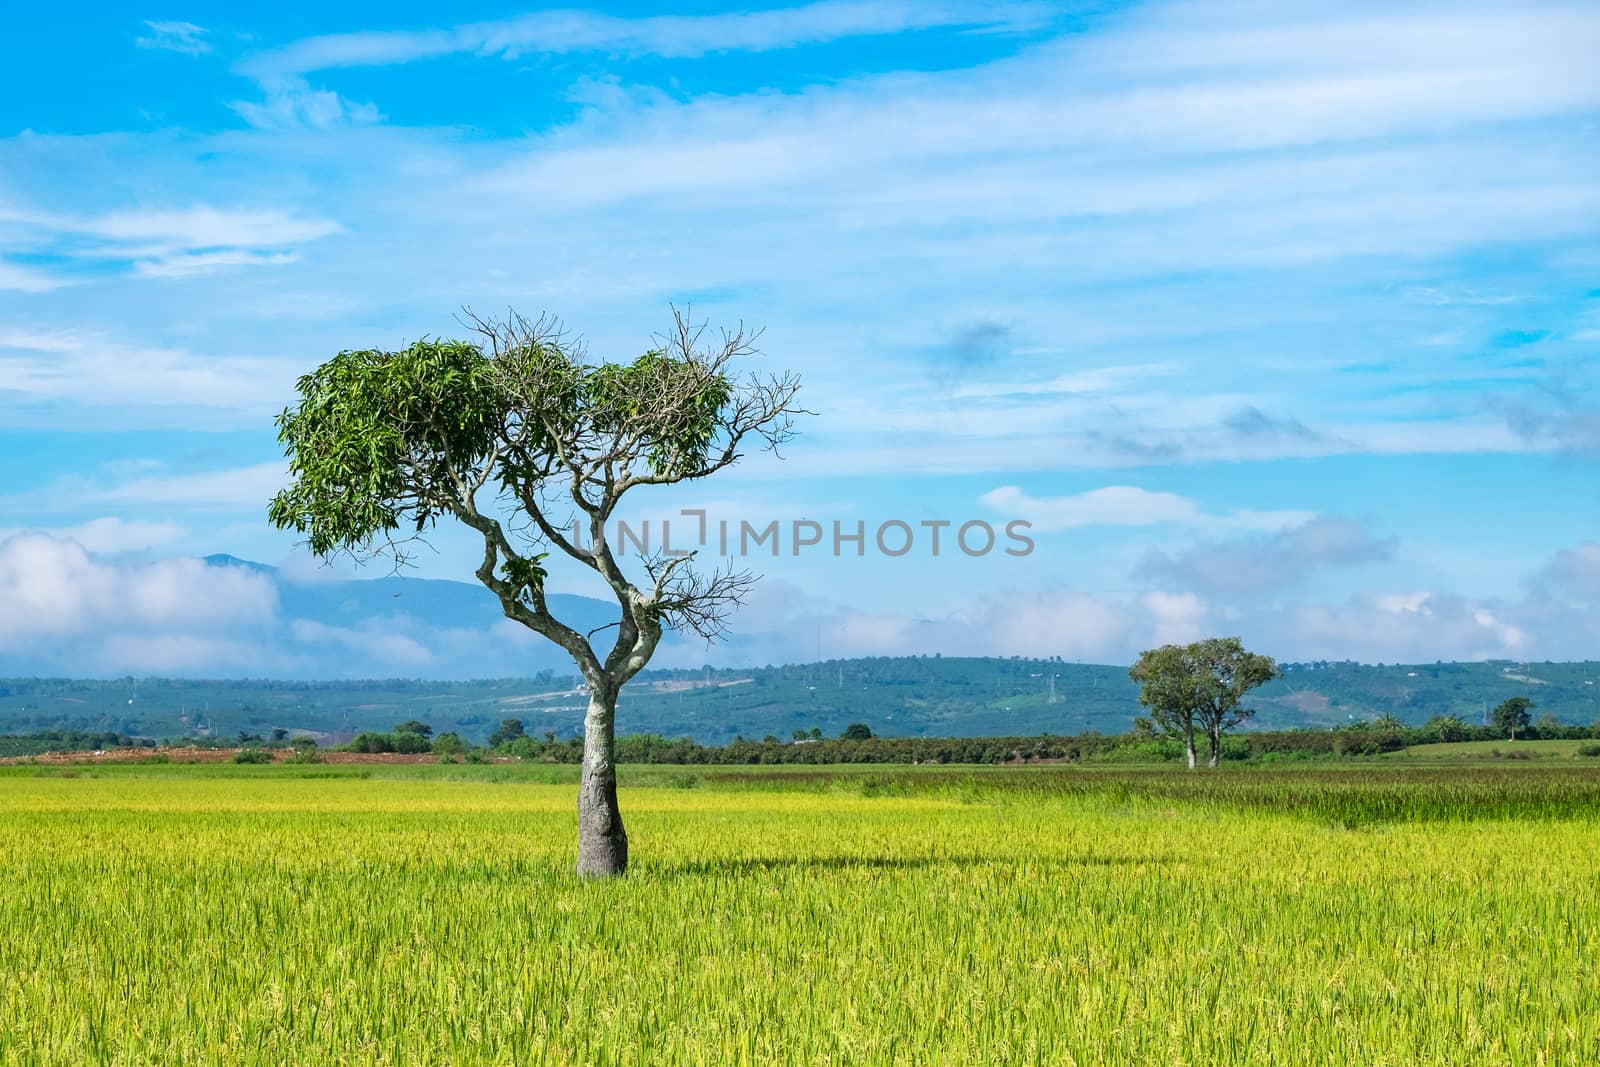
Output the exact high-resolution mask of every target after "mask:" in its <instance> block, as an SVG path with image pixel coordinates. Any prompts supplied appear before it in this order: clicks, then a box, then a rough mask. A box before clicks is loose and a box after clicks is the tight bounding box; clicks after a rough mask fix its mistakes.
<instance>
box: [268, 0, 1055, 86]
mask: <svg viewBox="0 0 1600 1067" xmlns="http://www.w3.org/2000/svg"><path fill="white" fill-rule="evenodd" d="M1049 17H1050V15H1049V9H1048V7H1047V6H1046V5H1043V4H1037V3H1000V4H979V3H972V2H949V0H946V2H942V3H941V2H927V3H911V2H907V0H820V2H818V3H811V4H806V5H803V6H800V7H790V8H777V9H773V10H767V11H745V12H733V13H726V14H716V15H689V16H685V15H655V16H647V17H644V18H637V19H625V18H614V17H612V16H609V15H601V14H594V13H590V12H584V11H542V12H538V13H536V14H530V15H522V16H518V17H516V18H509V19H500V20H496V21H492V22H474V23H466V24H463V25H460V26H455V27H452V28H450V29H443V30H423V31H416V32H404V31H400V32H369V33H342V34H329V35H326V36H321V37H309V38H306V39H304V40H300V41H296V42H294V43H293V44H290V45H288V46H286V47H284V48H280V49H275V50H273V51H269V52H263V53H261V54H258V55H256V56H254V57H252V58H250V59H248V60H246V61H245V62H244V63H242V64H241V65H240V70H241V71H242V72H243V73H245V74H247V75H249V76H251V77H254V78H257V79H259V80H271V79H274V78H282V77H285V76H295V75H301V74H308V73H311V72H313V71H320V70H329V69H332V68H337V67H365V66H382V65H388V64H394V63H410V62H414V61H416V60H420V59H430V58H436V57H439V56H444V55H450V54H453V53H460V52H467V53H472V54H476V55H480V56H500V57H504V58H507V59H515V58H517V57H519V56H523V55H528V54H537V53H546V54H549V53H563V52H591V51H593V52H610V53H622V54H627V55H645V54H648V55H657V56H662V57H665V58H672V59H692V58H696V57H699V56H704V55H707V54H710V53H714V52H733V51H740V52H764V51H769V50H772V49H779V48H791V47H794V46H796V45H802V44H817V43H822V42H826V41H834V40H839V39H842V38H847V37H860V36H870V35H882V34H896V33H906V32H910V31H916V30H929V29H940V28H958V29H986V30H1006V29H1017V30H1020V29H1028V28H1032V27H1034V26H1037V25H1039V24H1040V23H1042V22H1044V21H1045V20H1046V19H1048V18H1049Z"/></svg>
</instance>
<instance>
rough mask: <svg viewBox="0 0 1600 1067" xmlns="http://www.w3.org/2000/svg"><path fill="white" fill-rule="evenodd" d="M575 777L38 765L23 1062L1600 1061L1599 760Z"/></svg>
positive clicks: (13, 968) (17, 896) (14, 781)
mask: <svg viewBox="0 0 1600 1067" xmlns="http://www.w3.org/2000/svg"><path fill="white" fill-rule="evenodd" d="M1575 762H1577V761H1575ZM571 772H572V769H571V768H564V767H536V766H499V767H468V766H440V765H432V766H427V765H424V766H413V767H370V768H369V767H362V768H348V767H328V766H307V767H281V766H280V767H250V766H239V767H234V766H217V765H212V766H205V767H196V766H183V765H152V766H146V767H134V768H128V767H115V768H110V767H94V768H70V769H66V770H64V771H57V770H56V769H53V768H52V769H45V768H30V767H18V768H10V769H7V770H6V771H5V772H4V773H0V806H3V809H4V810H5V811H6V813H7V818H6V819H5V820H4V821H3V822H0V877H3V878H4V883H3V884H4V886H5V890H4V892H3V893H0V932H3V934H4V936H3V937H0V1063H37V1062H45V1063H91V1062H109V1063H172V1062H204V1063H283V1062H295V1063H320V1062H339V1063H437V1062H454V1063H504V1064H535V1063H553V1064H568V1063H570V1064H579V1063H581V1064H608V1063H609V1064H633V1063H641V1064H642V1063H650V1064H654V1063H717V1064H743V1063H749V1064H755V1063H802V1064H807V1063H818V1064H822V1063H919V1064H920V1063H950V1064H956V1063H973V1064H977V1063H999V1062H1004V1063H1039V1064H1045V1063H1049V1064H1059V1063H1080V1064H1098V1063H1112V1064H1145V1063H1153V1062H1208V1063H1261V1064H1269V1063H1270V1064H1278V1063H1396V1064H1398V1063H1440V1064H1443V1063H1464V1062H1495V1063H1527V1064H1534V1063H1541V1062H1543V1063H1573V1062H1593V1061H1595V1060H1596V1059H1597V1058H1600V987H1597V986H1596V985H1595V983H1594V982H1593V980H1592V961H1593V959H1594V958H1595V955H1596V952H1597V951H1600V912H1597V911H1596V909H1595V908H1594V907H1593V901H1594V900H1595V899H1600V871H1597V870H1596V868H1595V865H1594V863H1593V855H1594V853H1595V851H1596V848H1597V847H1600V769H1596V768H1591V767H1587V766H1565V767H1553V766H1542V765H1541V766H1509V767H1494V768H1455V767H1446V768H1425V767H1423V768H1410V767H1391V766H1389V765H1387V764H1378V765H1376V766H1371V767H1367V768H1357V769H1338V770H1333V769H1326V768H1324V769H1317V770H1288V771H1280V770H1276V769H1273V770H1264V769H1263V770H1250V771H1228V772H1224V773H1221V774H1217V775H1187V774H1184V773H1183V772H1174V771H1170V770H1160V771H1157V770H1134V771H1126V770H1115V771H1112V770H1094V771H1082V770H1067V769H1057V768H1026V769H1015V770H1008V769H997V768H981V769H972V768H961V769H952V768H903V769H894V768H884V767H881V766H879V767H872V768H842V769H838V770H834V769H829V770H828V771H827V772H818V771H816V770H815V769H810V773H795V772H794V771H792V770H787V769H786V770H785V771H782V772H778V773H766V772H764V771H763V772H752V771H750V770H749V769H740V768H726V769H724V768H661V767H652V768H634V767H628V768H624V769H623V782H624V788H623V805H624V812H625V815H626V817H627V819H628V827H629V833H630V838H631V841H632V846H633V851H634V856H635V865H634V868H633V870H632V872H631V873H630V874H629V876H628V877H627V878H626V879H624V880H621V881H619V882H616V883H609V884H599V885H590V884H583V883H580V882H578V881H577V879H576V878H575V877H574V876H573V875H572V874H571V873H570V871H571V866H572V861H573V845H574V841H573V837H574V833H575V829H574V815H573V811H574V795H573V789H572V786H571V784H570V780H569V777H568V776H569V775H570V774H571Z"/></svg>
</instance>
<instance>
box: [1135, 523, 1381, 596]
mask: <svg viewBox="0 0 1600 1067" xmlns="http://www.w3.org/2000/svg"><path fill="white" fill-rule="evenodd" d="M1394 546H1395V542H1394V540H1393V539H1383V538H1378V537H1374V536H1373V535H1372V533H1371V532H1369V531H1368V529H1367V528H1366V526H1365V525H1364V524H1362V523H1358V522H1353V521H1351V520H1349V519H1343V518H1339V517H1337V516H1331V515H1319V516H1317V517H1315V518H1313V519H1309V520H1307V521H1306V522H1304V523H1300V524H1297V525H1292V526H1286V527H1282V528H1279V529H1276V530H1274V531H1272V532H1271V533H1266V534H1262V533H1254V534H1247V535H1245V536H1243V537H1235V538H1232V539H1229V540H1225V541H1210V542H1203V543H1200V544H1196V545H1192V546H1190V547H1188V548H1185V549H1182V550H1179V551H1176V552H1164V551H1160V550H1152V551H1150V552H1149V553H1148V554H1147V555H1146V556H1145V559H1144V561H1143V562H1142V563H1141V564H1140V565H1139V568H1138V573H1139V574H1141V575H1143V576H1146V577H1153V578H1155V579H1156V580H1158V581H1163V582H1172V583H1175V584H1177V585H1178V586H1179V587H1180V588H1184V589H1198V590H1201V591H1202V592H1206V593H1209V594H1211V595H1213V596H1216V597H1221V598H1233V599H1237V598H1240V597H1250V596H1256V595H1260V594H1263V593H1272V592H1276V591H1279V590H1281V589H1284V588H1288V587H1290V586H1293V585H1296V584H1298V583H1300V582H1302V581H1304V580H1306V579H1307V578H1309V577H1310V576H1311V575H1312V574H1314V573H1315V572H1317V571H1319V570H1325V569H1327V568H1331V567H1350V566H1356V565H1359V564H1362V563H1372V562H1376V561H1379V560H1385V559H1388V558H1389V557H1390V556H1392V555H1393V553H1394Z"/></svg>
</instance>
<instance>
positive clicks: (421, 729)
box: [394, 719, 433, 737]
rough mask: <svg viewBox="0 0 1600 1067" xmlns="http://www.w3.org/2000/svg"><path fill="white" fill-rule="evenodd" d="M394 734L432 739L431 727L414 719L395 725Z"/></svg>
mask: <svg viewBox="0 0 1600 1067" xmlns="http://www.w3.org/2000/svg"><path fill="white" fill-rule="evenodd" d="M394 732H395V733H397V734H416V735H417V736H418V737H432V736H433V727H431V726H429V725H428V724H427V723H425V722H418V721H417V720H416V719H407V720H406V721H405V722H402V723H398V724H396V726H395V728H394Z"/></svg>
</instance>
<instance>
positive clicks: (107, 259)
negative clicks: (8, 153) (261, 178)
mask: <svg viewBox="0 0 1600 1067" xmlns="http://www.w3.org/2000/svg"><path fill="white" fill-rule="evenodd" d="M0 224H3V225H4V227H5V230H7V231H9V234H7V233H6V232H4V231H0V249H3V248H5V247H7V246H9V247H10V248H12V249H14V250H17V251H24V252H28V253H30V254H32V255H35V256H42V257H50V258H52V259H55V260H57V261H76V262H84V263H94V264H110V265H131V266H132V267H133V268H134V269H135V270H137V271H138V272H139V273H141V274H147V275H152V276H162V277H171V276H175V275H192V274H209V273H213V272H215V271H219V270H228V269H233V268H238V267H244V266H263V265H280V264H283V263H288V262H292V256H291V255H290V253H289V252H288V251H286V250H287V249H291V248H294V247H297V246H300V245H304V244H307V243H309V242H312V241H316V240H319V239H321V238H324V237H328V236H330V235H332V234H335V233H338V232H339V229H340V227H339V225H338V224H337V223H335V222H333V221H331V220H329V219H324V218H313V217H305V216H303V215H299V214H296V213H294V212H290V211H285V210H282V209H278V208H235V209H225V208H217V207H213V206H211V205H209V204H196V205H193V206H190V207H185V208H151V209H141V210H125V211H113V212H107V213H103V214H92V215H89V214H86V215H73V214H62V213H57V212H47V211H34V210H25V209H21V208H17V207H11V208H6V207H5V205H3V204H0ZM31 274H32V276H33V277H34V281H33V282H32V284H33V285H35V286H36V287H38V288H49V287H51V286H53V285H59V284H62V280H61V279H59V278H55V277H53V276H52V275H50V274H46V273H44V272H42V271H36V272H31ZM5 282H6V275H5V272H4V267H3V265H0V288H5V287H6V285H5ZM28 282H29V275H23V276H22V280H21V282H20V283H19V284H18V285H17V286H16V287H17V288H23V287H25V285H26V284H28Z"/></svg>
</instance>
